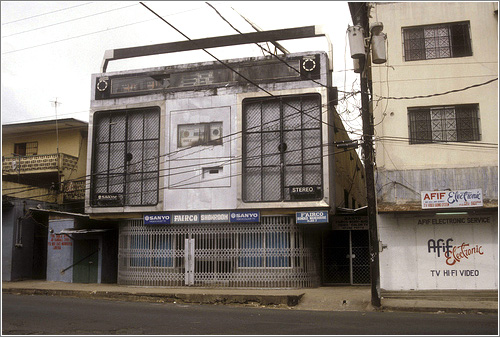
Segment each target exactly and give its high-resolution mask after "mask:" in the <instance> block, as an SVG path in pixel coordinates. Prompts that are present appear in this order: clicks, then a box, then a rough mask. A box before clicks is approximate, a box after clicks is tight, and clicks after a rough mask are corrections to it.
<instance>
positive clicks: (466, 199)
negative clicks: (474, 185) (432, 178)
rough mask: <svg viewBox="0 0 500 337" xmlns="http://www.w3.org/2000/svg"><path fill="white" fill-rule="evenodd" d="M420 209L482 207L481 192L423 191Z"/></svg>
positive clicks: (478, 190) (475, 190) (479, 190)
mask: <svg viewBox="0 0 500 337" xmlns="http://www.w3.org/2000/svg"><path fill="white" fill-rule="evenodd" d="M421 199H422V208H423V209H432V208H456V207H481V206H483V191H482V190H481V189H480V188H479V189H473V190H459V191H423V192H421Z"/></svg>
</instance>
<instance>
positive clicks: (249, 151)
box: [243, 94, 323, 202]
mask: <svg viewBox="0 0 500 337" xmlns="http://www.w3.org/2000/svg"><path fill="white" fill-rule="evenodd" d="M322 154H323V150H322V137H321V98H320V96H319V95H317V94H309V95H301V96H282V97H272V98H258V99H248V100H244V101H243V200H244V201H246V202H260V201H290V200H292V196H291V195H290V189H289V188H290V187H292V186H306V185H307V186H316V187H318V189H319V190H320V191H321V193H318V194H317V195H315V196H313V198H315V200H318V199H321V197H322V190H323V174H322V162H323V159H322Z"/></svg>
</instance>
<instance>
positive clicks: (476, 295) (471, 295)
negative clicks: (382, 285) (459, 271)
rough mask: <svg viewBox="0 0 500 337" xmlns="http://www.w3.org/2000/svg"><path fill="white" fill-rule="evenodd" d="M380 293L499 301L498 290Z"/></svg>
mask: <svg viewBox="0 0 500 337" xmlns="http://www.w3.org/2000/svg"><path fill="white" fill-rule="evenodd" d="M380 295H381V296H382V297H383V298H385V299H415V300H417V299H418V300H435V301H492V302H498V290H411V291H387V290H382V291H381V293H380Z"/></svg>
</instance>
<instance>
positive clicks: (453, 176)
mask: <svg viewBox="0 0 500 337" xmlns="http://www.w3.org/2000/svg"><path fill="white" fill-rule="evenodd" d="M376 182H377V186H376V190H377V203H378V209H379V211H386V212H388V211H402V210H414V209H415V210H418V209H421V206H420V202H421V200H420V192H421V191H434V190H438V191H442V190H446V189H450V190H452V191H455V190H466V189H476V188H481V189H482V190H483V199H484V202H483V203H484V206H485V207H498V166H488V167H485V166H482V167H469V168H440V169H428V170H397V171H389V170H378V171H377V179H376ZM405 207H406V208H405Z"/></svg>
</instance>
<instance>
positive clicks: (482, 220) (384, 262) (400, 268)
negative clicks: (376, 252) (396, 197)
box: [378, 212, 498, 290]
mask: <svg viewBox="0 0 500 337" xmlns="http://www.w3.org/2000/svg"><path fill="white" fill-rule="evenodd" d="M378 224H379V235H380V238H381V241H382V244H383V245H387V248H384V250H383V251H382V252H381V253H380V270H381V275H380V285H381V288H382V289H385V290H412V289H413V290H424V289H478V290H479V289H498V215H497V214H496V213H494V212H489V213H485V214H476V215H460V216H440V215H427V216H426V215H418V216H416V215H399V216H396V215H394V214H379V216H378ZM440 239H442V240H443V241H442V243H441V244H440V246H441V248H440V249H439V256H438V250H434V248H433V242H432V241H429V240H434V242H435V243H438V240H440ZM449 239H451V240H452V241H451V240H450V241H448V240H449ZM447 241H448V242H449V244H450V246H453V247H457V248H456V249H455V256H456V255H458V253H459V252H461V251H462V248H461V246H462V244H465V245H467V244H468V245H469V246H467V249H471V248H475V250H476V251H478V252H475V253H473V254H470V255H468V256H467V257H465V258H461V259H460V260H459V261H457V260H456V259H455V258H454V257H453V253H452V254H451V255H450V257H446V256H445V254H444V253H443V250H444V249H443V247H442V246H443V245H446V242H447ZM429 245H430V249H429ZM465 247H466V246H464V248H465ZM429 250H430V252H429ZM450 250H451V251H452V252H453V248H452V247H450ZM481 253H482V254H481ZM453 262H454V263H453ZM467 274H471V275H467Z"/></svg>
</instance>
